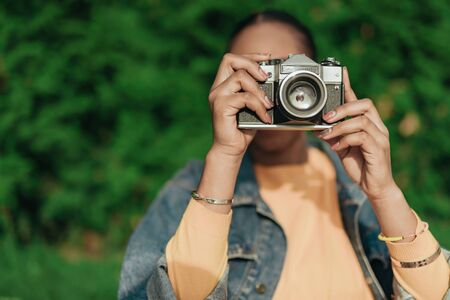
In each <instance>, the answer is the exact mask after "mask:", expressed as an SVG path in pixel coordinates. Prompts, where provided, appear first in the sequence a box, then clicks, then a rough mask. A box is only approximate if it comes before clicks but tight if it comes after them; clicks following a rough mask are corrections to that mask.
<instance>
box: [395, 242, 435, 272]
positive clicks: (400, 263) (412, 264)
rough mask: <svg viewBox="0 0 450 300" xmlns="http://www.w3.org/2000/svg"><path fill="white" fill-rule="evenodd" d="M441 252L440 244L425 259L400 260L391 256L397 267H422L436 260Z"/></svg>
mask: <svg viewBox="0 0 450 300" xmlns="http://www.w3.org/2000/svg"><path fill="white" fill-rule="evenodd" d="M440 254H441V247H439V245H438V248H437V250H436V251H435V252H434V253H433V254H431V255H430V256H429V257H427V258H425V259H422V260H418V261H399V260H396V259H395V258H392V257H391V261H392V264H393V265H396V266H397V267H400V268H407V269H411V268H420V267H423V266H426V265H429V264H431V263H432V262H433V261H435V260H436V259H437V258H438V257H439V255H440Z"/></svg>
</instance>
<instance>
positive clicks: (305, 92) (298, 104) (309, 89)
mask: <svg viewBox="0 0 450 300" xmlns="http://www.w3.org/2000/svg"><path fill="white" fill-rule="evenodd" d="M287 93H288V101H289V102H290V104H291V105H292V106H293V107H295V108H296V109H299V110H308V109H311V108H312V107H313V106H314V105H315V104H316V103H317V100H318V99H317V93H316V90H315V89H314V87H313V85H312V84H310V83H308V82H298V83H297V84H294V85H293V86H292V87H291V88H290V89H289V90H288V91H287Z"/></svg>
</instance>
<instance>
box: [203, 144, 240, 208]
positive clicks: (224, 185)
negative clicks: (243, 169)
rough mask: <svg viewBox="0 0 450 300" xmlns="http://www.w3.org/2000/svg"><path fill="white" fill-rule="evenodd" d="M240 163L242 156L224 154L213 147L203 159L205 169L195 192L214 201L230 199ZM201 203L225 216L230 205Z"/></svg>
mask: <svg viewBox="0 0 450 300" xmlns="http://www.w3.org/2000/svg"><path fill="white" fill-rule="evenodd" d="M241 161H242V156H232V155H227V154H224V153H223V152H221V151H220V150H219V149H218V148H217V147H214V146H213V147H212V148H211V150H210V151H209V152H208V154H207V155H206V158H205V167H204V169H203V174H202V178H201V180H200V184H199V186H198V190H197V192H198V193H199V195H201V196H202V197H209V198H216V199H231V198H232V197H233V193H234V187H235V184H236V178H237V175H238V172H239V167H240V165H241ZM201 203H202V205H204V206H205V207H206V208H208V209H210V210H212V211H214V212H218V213H224V214H226V213H228V212H229V211H230V209H231V205H214V204H208V203H206V202H201Z"/></svg>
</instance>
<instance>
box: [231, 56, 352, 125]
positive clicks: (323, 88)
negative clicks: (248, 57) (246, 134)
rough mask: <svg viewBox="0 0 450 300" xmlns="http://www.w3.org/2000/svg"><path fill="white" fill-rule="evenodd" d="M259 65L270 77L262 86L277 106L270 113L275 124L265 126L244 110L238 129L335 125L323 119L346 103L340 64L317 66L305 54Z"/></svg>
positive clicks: (330, 62) (328, 62)
mask: <svg viewBox="0 0 450 300" xmlns="http://www.w3.org/2000/svg"><path fill="white" fill-rule="evenodd" d="M260 66H261V68H262V69H263V70H264V71H265V72H266V73H267V74H269V78H268V79H267V80H266V81H265V82H261V83H260V84H259V85H260V88H262V89H263V90H264V92H265V93H266V95H267V97H269V99H270V100H272V101H273V103H274V107H273V108H272V109H270V110H269V111H268V112H267V113H268V114H269V116H271V118H272V123H270V124H267V123H264V122H262V121H261V120H260V119H259V118H258V116H257V115H256V114H255V113H254V112H253V111H251V110H249V109H243V110H241V111H240V112H239V113H238V115H237V120H238V128H242V129H264V130H266V129H278V130H321V129H325V128H329V127H331V126H332V125H333V124H331V123H327V122H325V120H324V119H323V118H322V117H323V116H324V115H325V114H326V113H327V112H329V111H331V110H333V109H334V108H335V107H336V106H339V105H342V104H343V103H344V84H343V73H342V72H343V68H342V67H341V64H340V63H339V61H337V60H336V59H335V58H333V57H328V58H327V59H325V60H323V61H322V62H321V63H316V62H315V61H313V60H312V59H310V58H308V57H307V56H306V55H304V54H295V55H289V57H288V58H287V59H285V60H282V59H273V60H269V61H263V62H261V63H260Z"/></svg>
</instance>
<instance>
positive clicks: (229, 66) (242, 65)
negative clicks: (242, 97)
mask: <svg viewBox="0 0 450 300" xmlns="http://www.w3.org/2000/svg"><path fill="white" fill-rule="evenodd" d="M250 57H252V58H250ZM253 58H256V59H253ZM269 58H270V54H267V55H263V54H259V55H257V54H249V55H247V56H242V55H237V54H232V53H227V54H225V55H224V57H223V59H222V62H221V63H220V66H219V70H218V71H217V75H216V79H215V80H214V83H213V85H212V89H214V88H215V87H216V86H217V85H219V84H220V83H222V82H223V81H224V80H226V79H227V78H228V77H230V76H231V75H232V74H233V73H234V72H235V71H237V70H246V71H247V72H248V73H249V74H251V75H252V76H253V77H254V78H255V79H256V80H260V81H265V80H266V79H267V74H266V73H265V72H264V71H263V70H262V69H261V68H260V66H259V64H258V63H257V61H261V60H266V59H269Z"/></svg>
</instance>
